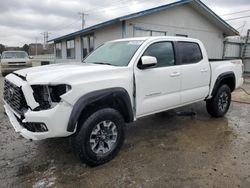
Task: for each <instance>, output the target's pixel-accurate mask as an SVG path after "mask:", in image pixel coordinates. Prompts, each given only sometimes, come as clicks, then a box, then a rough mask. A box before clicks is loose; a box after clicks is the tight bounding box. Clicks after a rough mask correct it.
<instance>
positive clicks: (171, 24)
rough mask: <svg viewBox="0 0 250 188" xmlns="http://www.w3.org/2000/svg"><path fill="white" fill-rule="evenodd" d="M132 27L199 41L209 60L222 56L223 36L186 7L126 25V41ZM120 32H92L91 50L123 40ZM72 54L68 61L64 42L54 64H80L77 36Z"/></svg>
mask: <svg viewBox="0 0 250 188" xmlns="http://www.w3.org/2000/svg"><path fill="white" fill-rule="evenodd" d="M135 27H136V28H140V29H145V30H154V31H165V32H167V35H168V36H176V34H182V35H188V37H191V38H197V39H200V40H201V41H202V42H203V43H204V45H205V47H206V49H207V52H208V56H209V58H222V56H223V45H224V44H223V41H224V36H223V32H222V31H221V30H220V29H219V28H218V27H216V26H215V25H214V24H213V23H212V22H210V21H209V20H208V19H206V17H205V16H203V15H202V14H201V13H199V12H197V11H196V10H195V9H194V8H192V7H191V5H189V4H186V5H180V6H177V7H173V8H170V9H167V10H165V11H160V12H156V13H153V14H150V15H146V16H141V17H137V18H132V19H130V20H128V21H126V23H125V37H133V36H134V28H135ZM122 32H123V30H122V23H121V22H120V23H117V24H113V25H110V26H106V27H102V28H100V29H97V30H95V31H94V32H93V33H94V48H97V47H98V46H100V45H101V44H103V43H104V42H106V41H110V40H115V39H119V38H122V37H123V34H122ZM75 50H76V59H67V58H66V41H63V42H62V59H56V62H79V61H81V56H82V47H81V37H80V36H78V37H76V38H75Z"/></svg>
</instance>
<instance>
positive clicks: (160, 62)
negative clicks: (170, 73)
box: [143, 42, 175, 67]
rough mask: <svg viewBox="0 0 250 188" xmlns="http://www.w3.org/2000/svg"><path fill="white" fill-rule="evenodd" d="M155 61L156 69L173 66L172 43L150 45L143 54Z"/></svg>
mask: <svg viewBox="0 0 250 188" xmlns="http://www.w3.org/2000/svg"><path fill="white" fill-rule="evenodd" d="M143 55H144V56H153V57H155V58H156V59H157V67H164V66H171V65H174V64H175V56H174V48H173V44H172V42H157V43H154V44H152V45H150V46H149V47H148V48H147V49H146V51H145V52H144V54H143Z"/></svg>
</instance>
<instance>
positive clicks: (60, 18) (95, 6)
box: [0, 0, 250, 46]
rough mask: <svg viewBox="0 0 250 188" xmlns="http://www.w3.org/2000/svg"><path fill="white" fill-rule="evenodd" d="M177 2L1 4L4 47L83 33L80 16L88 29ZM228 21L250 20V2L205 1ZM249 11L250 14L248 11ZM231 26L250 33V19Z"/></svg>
mask: <svg viewBox="0 0 250 188" xmlns="http://www.w3.org/2000/svg"><path fill="white" fill-rule="evenodd" d="M174 1H176V0H39V1H37V0H1V1H0V43H2V44H5V45H7V46H22V45H23V44H25V43H32V42H35V38H37V39H38V42H43V36H42V35H41V33H42V32H44V31H49V32H50V35H49V39H53V38H55V37H58V36H61V35H64V34H68V33H70V32H74V31H76V30H79V29H81V19H80V15H79V14H78V12H81V11H84V12H86V13H88V15H87V16H86V27H88V26H91V25H93V24H96V23H100V22H102V21H106V20H109V19H112V18H115V17H118V16H121V15H126V14H129V13H132V12H137V11H140V10H144V9H147V8H151V7H155V6H159V5H163V4H166V3H171V2H174ZM203 2H204V3H205V4H206V5H208V6H209V7H210V8H211V9H212V10H213V11H215V12H216V13H217V14H218V15H224V14H229V13H234V12H238V11H245V10H246V11H245V12H243V13H238V14H233V15H227V16H222V18H224V19H230V18H238V17H243V16H250V0H237V1H235V0H216V1H215V0H203ZM248 10H249V11H248ZM229 23H230V24H231V25H232V26H233V27H234V28H236V29H238V30H239V31H240V32H241V33H242V34H245V33H246V30H247V29H250V18H249V17H248V18H244V19H237V20H233V21H229Z"/></svg>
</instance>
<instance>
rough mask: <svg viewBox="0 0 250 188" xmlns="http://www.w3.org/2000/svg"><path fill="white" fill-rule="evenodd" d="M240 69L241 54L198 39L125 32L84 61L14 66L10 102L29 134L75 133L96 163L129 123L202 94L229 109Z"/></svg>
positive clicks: (7, 91) (75, 141)
mask: <svg viewBox="0 0 250 188" xmlns="http://www.w3.org/2000/svg"><path fill="white" fill-rule="evenodd" d="M242 73H243V64H242V62H241V60H221V61H219V60H209V59H208V55H207V52H206V50H205V47H204V45H203V44H202V43H201V42H200V41H199V40H196V39H191V38H183V37H182V38H181V37H147V38H128V39H120V40H115V41H110V42H107V43H105V44H103V45H102V46H100V47H99V48H97V49H96V50H95V51H94V52H92V53H91V54H90V55H89V56H88V57H86V58H85V60H84V62H82V63H68V64H63V63H61V64H60V63H59V64H53V65H47V66H41V67H33V68H27V69H22V70H19V71H15V72H14V73H12V74H9V75H8V76H6V78H5V81H4V93H3V98H4V102H5V104H4V107H5V111H6V113H7V115H8V117H9V119H10V122H11V124H12V125H13V127H14V129H15V130H16V132H18V133H20V134H21V135H22V136H23V137H25V138H27V139H31V140H42V139H47V138H53V137H70V140H71V143H72V147H73V150H74V151H75V153H76V154H77V156H78V157H79V158H80V160H81V161H82V162H83V163H86V164H88V165H91V166H95V165H100V164H103V163H106V162H108V161H110V160H111V159H112V158H114V157H115V156H116V155H117V153H118V152H119V150H120V148H121V146H122V144H123V141H124V126H125V123H130V122H133V121H136V120H137V119H138V118H141V117H144V116H148V115H150V114H155V113H158V112H162V111H166V110H170V109H174V108H177V107H181V106H185V105H188V104H191V103H196V102H198V101H206V108H207V112H208V113H209V114H210V115H211V116H212V117H217V118H218V117H222V116H224V115H225V114H226V113H227V111H228V109H229V107H230V102H231V93H232V92H233V91H234V90H235V89H236V88H238V87H240V86H241V85H242V84H243V77H242Z"/></svg>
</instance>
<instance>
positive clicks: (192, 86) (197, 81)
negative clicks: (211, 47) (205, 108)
mask: <svg viewBox="0 0 250 188" xmlns="http://www.w3.org/2000/svg"><path fill="white" fill-rule="evenodd" d="M177 46H178V57H179V61H180V64H181V65H180V69H181V70H180V72H181V103H182V104H187V103H192V102H195V101H199V100H203V99H205V97H206V96H207V95H208V93H209V83H210V65H209V63H208V60H207V57H203V55H202V54H203V53H202V51H201V48H200V45H199V44H198V43H195V42H180V41H179V42H177Z"/></svg>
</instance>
